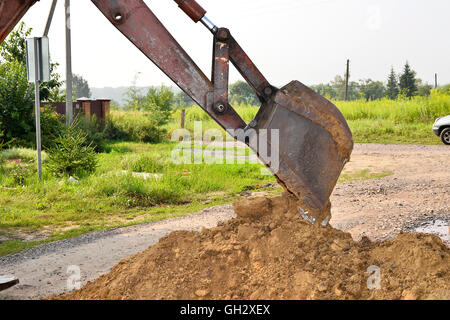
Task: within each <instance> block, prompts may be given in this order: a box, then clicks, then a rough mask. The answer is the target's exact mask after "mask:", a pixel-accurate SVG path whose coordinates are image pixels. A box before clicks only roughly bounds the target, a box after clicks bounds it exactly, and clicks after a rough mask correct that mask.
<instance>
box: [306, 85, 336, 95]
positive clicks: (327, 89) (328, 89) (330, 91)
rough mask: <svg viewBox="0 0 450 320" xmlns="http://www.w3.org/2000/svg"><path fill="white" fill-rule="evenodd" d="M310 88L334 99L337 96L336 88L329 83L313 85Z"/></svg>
mask: <svg viewBox="0 0 450 320" xmlns="http://www.w3.org/2000/svg"><path fill="white" fill-rule="evenodd" d="M311 89H312V90H314V91H315V92H317V93H318V94H320V95H321V96H324V97H326V98H328V99H335V98H336V96H337V93H336V90H334V88H333V87H332V86H331V84H329V83H326V84H323V83H321V84H318V85H314V86H311Z"/></svg>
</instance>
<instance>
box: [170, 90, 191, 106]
mask: <svg viewBox="0 0 450 320" xmlns="http://www.w3.org/2000/svg"><path fill="white" fill-rule="evenodd" d="M174 102H175V105H176V106H177V108H178V109H185V108H189V107H192V106H193V105H194V104H195V102H194V100H192V99H191V97H189V96H188V95H187V94H186V93H185V92H184V91H180V92H178V93H177V94H176V95H175V98H174Z"/></svg>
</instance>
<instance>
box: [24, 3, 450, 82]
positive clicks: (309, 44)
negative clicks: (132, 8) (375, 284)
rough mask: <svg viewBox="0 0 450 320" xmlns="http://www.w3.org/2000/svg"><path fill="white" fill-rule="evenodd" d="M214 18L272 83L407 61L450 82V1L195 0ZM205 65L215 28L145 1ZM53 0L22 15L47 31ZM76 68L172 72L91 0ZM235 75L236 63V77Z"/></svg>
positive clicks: (79, 23) (76, 42)
mask: <svg viewBox="0 0 450 320" xmlns="http://www.w3.org/2000/svg"><path fill="white" fill-rule="evenodd" d="M198 1H199V3H200V4H201V5H202V6H203V7H204V8H205V9H206V10H208V14H207V16H208V17H209V18H210V19H211V20H212V21H213V22H215V23H216V24H217V25H218V26H223V27H228V28H229V29H230V30H231V32H232V33H233V35H234V37H235V38H236V40H237V41H238V42H239V43H240V44H241V46H242V47H243V48H244V50H246V51H247V53H248V54H249V56H250V57H251V58H252V60H253V61H254V62H255V63H256V64H257V66H258V67H259V69H260V70H261V71H262V72H263V74H264V75H265V76H266V77H267V79H268V80H269V81H270V82H271V83H272V84H274V85H278V86H281V85H284V84H286V83H288V82H289V81H291V80H294V79H295V80H299V81H301V82H303V83H305V84H307V85H311V84H316V83H322V82H328V81H330V80H331V79H332V78H333V77H334V76H335V75H336V74H341V75H343V74H344V72H345V64H346V59H347V58H349V59H350V60H351V76H352V80H356V81H357V80H359V79H361V78H372V79H374V80H382V81H385V80H386V78H387V75H388V73H389V71H390V68H391V66H394V68H395V69H396V71H399V70H401V69H402V67H403V65H404V63H405V61H406V60H408V61H409V62H410V64H411V65H412V67H413V68H414V70H416V71H417V73H418V77H420V78H421V79H423V80H424V81H425V82H429V83H434V73H438V74H439V83H440V84H444V83H450V59H449V58H450V41H449V31H450V16H449V14H450V1H449V0H220V1H219V0H198ZM145 2H146V3H147V5H149V7H150V8H151V9H152V10H153V12H154V13H155V14H156V15H157V16H158V17H159V19H160V20H161V21H162V22H163V24H164V25H165V26H166V27H167V28H168V29H169V31H170V32H172V34H173V35H174V37H175V38H176V39H177V40H178V41H179V42H180V44H181V45H183V46H184V48H185V49H186V51H187V52H188V53H189V54H190V55H191V56H192V58H193V59H194V61H196V62H197V63H198V64H199V66H200V67H201V68H202V70H203V71H204V72H205V74H207V75H210V73H211V71H210V68H211V54H212V53H211V48H212V35H211V34H210V33H209V31H208V30H206V28H204V27H203V25H201V24H200V23H198V24H194V23H193V22H192V20H190V19H189V18H188V17H187V16H185V15H184V13H183V12H182V11H181V10H180V9H178V7H177V5H176V4H175V2H173V1H172V0H151V1H145ZM50 4H51V1H50V0H42V1H39V2H37V3H36V4H35V5H34V6H33V7H32V8H31V9H30V11H29V12H28V13H27V15H26V16H25V17H24V19H23V20H24V21H25V22H26V24H27V26H29V27H33V28H34V32H33V35H35V36H41V35H42V32H43V29H44V25H45V22H46V19H47V15H48V10H49V7H50ZM63 6H64V0H59V1H58V7H57V9H56V13H55V17H54V20H53V25H52V28H51V30H50V34H49V37H50V50H51V52H52V59H53V60H54V61H57V62H59V63H60V69H59V72H60V73H61V74H64V73H65V54H64V49H65V45H64V18H63V16H64V8H63ZM72 43H73V71H74V72H75V73H77V74H81V75H82V76H83V77H85V78H86V79H87V80H88V82H89V84H90V86H91V87H107V86H111V87H116V86H129V85H130V84H131V82H132V80H133V78H134V75H135V74H136V72H141V74H140V77H139V81H138V85H140V86H150V85H160V84H161V83H165V84H168V85H172V83H171V81H170V80H169V79H168V78H166V77H165V75H164V74H163V73H162V72H161V71H160V70H159V69H158V68H156V67H155V66H154V65H153V64H152V62H151V61H150V60H148V59H147V58H146V57H145V56H144V55H143V54H142V53H141V52H140V51H138V49H136V48H135V47H134V46H133V45H132V44H131V43H130V42H128V40H127V39H126V38H125V37H124V36H123V35H122V34H121V33H120V32H119V31H117V30H116V29H115V27H113V26H112V25H111V24H110V23H109V21H107V20H106V18H105V17H104V16H103V15H102V13H101V12H100V11H98V9H97V8H96V7H95V6H94V5H93V4H92V3H91V1H89V0H77V1H72ZM238 79H239V75H238V73H237V72H235V71H234V69H233V71H232V73H231V79H230V80H231V81H232V82H233V81H235V80H238Z"/></svg>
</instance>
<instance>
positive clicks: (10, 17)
mask: <svg viewBox="0 0 450 320" xmlns="http://www.w3.org/2000/svg"><path fill="white" fill-rule="evenodd" d="M36 1H37V0H3V1H0V43H2V42H3V40H5V39H6V37H7V36H8V34H9V33H10V32H11V30H12V29H14V27H15V25H16V24H17V23H18V22H19V21H20V19H22V17H23V16H24V15H25V13H26V12H27V11H28V9H29V8H30V7H31V6H32V5H33V4H35V3H36Z"/></svg>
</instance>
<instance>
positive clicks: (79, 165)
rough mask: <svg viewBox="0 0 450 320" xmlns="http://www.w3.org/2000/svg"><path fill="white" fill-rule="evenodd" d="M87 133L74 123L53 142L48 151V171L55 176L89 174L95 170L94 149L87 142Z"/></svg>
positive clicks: (95, 158) (95, 156)
mask: <svg viewBox="0 0 450 320" xmlns="http://www.w3.org/2000/svg"><path fill="white" fill-rule="evenodd" d="M87 136H88V135H87V133H86V132H84V131H83V130H82V129H80V128H79V127H78V122H77V121H75V122H74V123H73V124H72V125H71V126H69V128H67V129H66V130H64V132H63V133H62V134H61V135H60V136H59V137H58V138H57V139H56V140H55V145H54V146H53V147H51V148H50V149H49V150H48V161H47V168H48V170H49V171H50V172H51V173H52V174H53V175H56V176H59V177H60V176H63V175H72V176H74V175H76V176H80V175H81V176H82V175H87V174H91V173H93V172H94V171H95V169H96V168H97V163H98V162H97V155H96V152H95V148H94V147H93V146H92V145H91V144H89V143H88V142H87V141H88V140H87V138H88V137H87Z"/></svg>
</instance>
